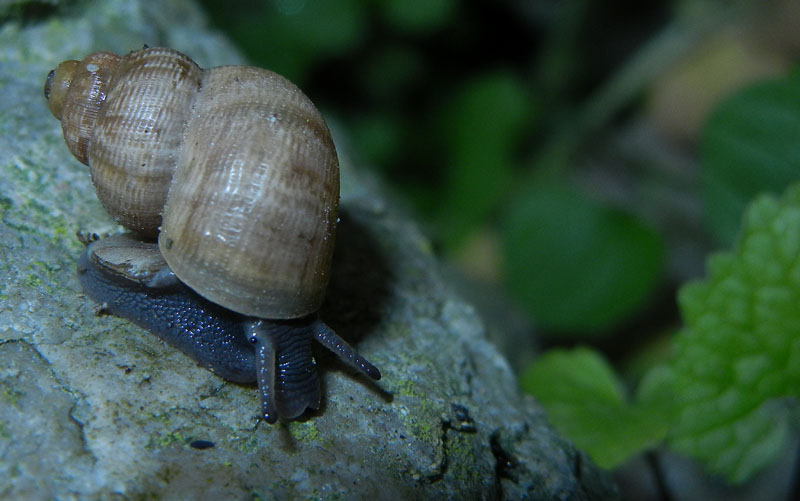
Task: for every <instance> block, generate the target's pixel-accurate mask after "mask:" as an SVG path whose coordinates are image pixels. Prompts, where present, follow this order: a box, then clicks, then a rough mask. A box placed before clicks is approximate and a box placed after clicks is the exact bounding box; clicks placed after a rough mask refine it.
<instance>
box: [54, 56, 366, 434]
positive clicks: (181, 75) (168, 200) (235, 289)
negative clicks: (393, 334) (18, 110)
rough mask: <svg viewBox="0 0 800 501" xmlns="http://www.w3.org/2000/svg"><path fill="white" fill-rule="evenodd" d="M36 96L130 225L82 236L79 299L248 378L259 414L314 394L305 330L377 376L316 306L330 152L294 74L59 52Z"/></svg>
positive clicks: (333, 218) (330, 197) (322, 277)
mask: <svg viewBox="0 0 800 501" xmlns="http://www.w3.org/2000/svg"><path fill="white" fill-rule="evenodd" d="M44 94H45V97H46V98H47V99H48V100H49V106H50V110H51V112H52V113H53V115H54V116H55V117H56V118H58V119H59V120H60V121H61V126H62V130H63V133H64V138H65V140H66V142H67V146H68V147H69V149H70V151H71V152H72V154H73V155H74V156H75V158H77V159H78V160H79V161H81V162H83V163H84V164H87V165H88V166H89V169H90V172H91V176H92V181H93V183H94V185H95V188H96V190H97V196H98V198H99V199H100V202H101V203H102V204H103V206H104V207H105V208H106V210H108V212H109V213H110V214H111V215H112V216H113V217H114V218H115V219H116V220H117V221H118V222H119V223H120V224H122V225H123V226H125V227H127V228H129V229H130V230H132V231H133V232H135V233H136V235H137V237H136V238H130V237H125V238H124V239H122V240H119V239H103V240H101V241H100V242H95V243H92V244H90V245H89V246H88V248H87V252H86V254H85V255H84V256H83V257H81V260H80V261H79V266H78V274H79V280H80V281H81V284H82V285H83V288H84V290H85V291H86V292H87V294H88V295H89V296H90V297H92V298H93V299H95V300H96V301H98V302H99V303H101V304H102V305H104V307H105V308H106V309H108V310H109V311H111V312H112V313H114V314H116V315H119V316H122V317H124V318H128V319H130V320H131V321H134V322H136V323H138V324H139V325H142V326H143V327H145V328H147V329H149V330H150V331H151V332H153V333H155V334H156V335H158V336H160V337H161V338H162V339H165V340H166V341H168V342H170V343H171V344H173V345H175V346H176V347H178V348H179V349H181V350H182V351H184V352H185V353H187V354H188V355H190V356H192V357H193V358H194V359H195V360H197V361H198V362H199V363H200V364H201V365H202V366H204V367H206V368H208V369H210V370H212V371H214V372H216V373H218V374H220V375H221V376H222V377H226V378H227V379H231V380H234V381H240V382H242V381H250V380H256V381H258V386H259V391H260V393H261V400H262V412H263V415H264V418H265V420H266V421H268V422H270V423H272V422H275V420H276V419H277V417H278V415H279V414H280V415H282V416H284V417H288V418H291V417H296V416H298V415H299V414H301V413H302V412H303V411H304V410H305V409H306V408H307V407H311V408H317V407H318V406H319V400H320V397H319V381H318V378H317V375H316V371H315V368H314V360H313V356H312V353H311V349H310V345H311V343H312V341H317V342H319V343H321V344H322V345H323V346H325V347H327V348H328V349H329V350H331V351H333V352H334V353H336V354H337V356H339V358H340V359H342V360H343V361H344V362H345V363H347V364H349V365H350V366H351V367H354V368H356V369H358V370H359V371H361V372H362V373H364V374H366V375H367V376H369V377H371V378H373V379H379V378H380V372H379V371H378V369H377V368H375V367H374V366H373V365H372V364H370V363H369V362H368V361H366V360H365V359H363V358H362V357H361V356H360V355H359V354H358V353H357V352H356V351H355V350H354V349H353V348H351V347H350V346H349V345H348V344H347V343H346V342H345V341H344V340H342V339H341V338H339V336H337V335H336V334H335V333H334V332H333V331H332V330H331V329H330V328H329V327H328V326H327V325H325V324H324V323H322V322H321V321H320V320H319V319H318V317H317V316H316V311H317V310H318V309H319V307H320V305H321V303H322V301H323V299H324V294H325V289H326V287H327V284H328V276H329V270H330V266H331V258H332V255H333V249H334V240H335V232H336V222H337V211H338V202H339V164H338V160H337V156H336V149H335V147H334V144H333V141H332V139H331V135H330V131H329V130H328V127H327V125H326V124H325V121H324V120H323V118H322V115H321V114H320V113H319V111H318V110H317V109H316V108H315V107H314V105H313V104H312V103H311V101H310V100H309V99H308V97H306V96H305V95H304V94H303V93H302V92H301V91H300V90H299V89H298V88H297V87H296V86H295V85H294V84H292V83H291V82H289V81H288V80H286V79H285V78H283V77H281V76H279V75H277V74H275V73H272V72H270V71H268V70H264V69H259V68H252V67H247V66H223V67H218V68H211V69H208V70H204V69H202V68H200V67H199V66H197V65H196V64H195V63H194V62H193V61H192V60H191V59H190V58H189V57H187V56H186V55H184V54H181V53H180V52H177V51H175V50H172V49H166V48H145V49H143V50H139V51H134V52H131V53H129V54H127V55H125V56H123V57H119V56H116V55H114V54H111V53H109V52H96V53H94V54H90V55H89V56H87V57H86V58H85V59H83V60H81V61H65V62H63V63H61V64H60V65H59V66H58V67H57V68H56V69H55V70H53V71H51V72H50V74H49V75H48V77H47V81H46V83H45V88H44ZM154 238H157V239H158V243H157V246H156V244H153V243H145V242H141V241H139V240H141V239H154ZM248 375H249V376H248ZM248 378H252V379H248Z"/></svg>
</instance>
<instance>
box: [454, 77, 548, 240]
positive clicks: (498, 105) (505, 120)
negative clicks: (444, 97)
mask: <svg viewBox="0 0 800 501" xmlns="http://www.w3.org/2000/svg"><path fill="white" fill-rule="evenodd" d="M532 108H533V104H532V100H531V98H530V96H529V95H528V93H527V91H526V89H525V88H524V86H523V85H522V83H521V82H520V80H519V78H518V77H516V76H515V75H513V74H512V73H510V72H506V71H498V72H492V73H489V74H484V75H480V76H478V77H476V78H475V79H474V80H472V81H469V82H467V83H465V84H464V86H463V87H462V88H461V89H460V90H459V91H457V92H455V93H454V95H453V97H452V98H451V99H450V101H449V102H448V103H446V105H445V106H444V108H443V111H442V112H441V113H440V117H439V121H440V122H441V124H442V125H441V128H442V129H443V132H442V134H441V136H442V138H443V140H444V144H443V145H442V147H443V148H444V150H445V156H446V159H445V161H446V165H445V183H444V190H443V193H442V194H441V196H440V197H441V199H442V200H443V204H442V206H443V213H442V214H441V222H442V228H441V232H440V235H441V237H442V239H443V241H444V243H445V245H446V246H448V247H450V248H452V247H453V246H455V245H456V244H458V243H460V242H461V240H462V239H463V238H464V237H465V236H466V235H467V234H468V233H469V232H470V231H471V230H473V229H475V228H476V227H478V226H480V225H481V224H482V223H484V222H485V221H486V218H487V216H488V215H489V213H490V212H491V211H492V209H494V208H495V207H497V205H498V204H499V202H501V201H502V199H501V196H502V195H503V194H504V193H506V189H507V188H508V186H509V183H510V180H511V171H512V169H513V166H514V150H515V147H516V146H517V142H518V140H519V139H520V137H521V133H522V129H523V127H524V126H525V124H526V123H527V122H528V120H529V119H530V118H531V116H532V112H533V111H532Z"/></svg>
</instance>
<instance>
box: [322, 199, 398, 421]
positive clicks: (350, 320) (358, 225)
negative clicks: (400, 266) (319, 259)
mask: <svg viewBox="0 0 800 501" xmlns="http://www.w3.org/2000/svg"><path fill="white" fill-rule="evenodd" d="M360 217H364V216H360V215H359V213H358V211H356V210H348V208H347V207H340V210H339V219H340V221H339V226H338V228H337V235H336V250H335V252H334V255H333V265H332V267H331V282H330V284H329V285H328V293H327V296H326V300H325V303H324V304H323V305H322V308H321V309H320V318H321V319H322V320H323V321H324V322H325V323H326V324H328V325H329V326H330V327H331V328H332V329H333V330H334V331H336V333H337V334H338V335H339V336H341V337H342V338H343V339H345V340H346V341H347V342H348V343H350V344H351V345H352V346H353V347H354V348H356V349H358V342H359V341H360V340H361V339H363V338H365V337H367V336H369V334H370V333H371V332H373V331H374V330H375V329H376V327H377V326H378V325H379V324H380V321H381V315H382V312H383V311H384V309H385V305H386V303H387V301H388V298H389V295H390V283H391V280H392V279H393V278H392V274H391V270H390V268H389V266H388V263H387V261H386V258H385V256H383V255H382V254H381V251H380V245H379V244H378V242H377V240H376V239H375V237H374V236H373V235H372V234H371V233H370V230H369V229H368V226H367V225H366V224H364V223H363V222H361V221H360V220H359V218H360ZM314 354H315V356H316V357H317V360H319V361H320V365H321V366H323V367H324V368H325V369H324V370H336V371H341V372H344V373H347V374H351V375H356V374H358V373H357V372H355V371H353V370H351V369H350V368H348V367H347V366H345V365H344V364H342V363H341V362H339V361H337V360H336V356H334V355H333V354H332V353H330V352H328V351H327V350H325V349H323V348H321V347H320V346H318V345H317V346H314ZM378 369H380V367H378ZM358 379H359V380H360V381H362V382H364V384H365V386H366V387H368V388H370V389H371V390H372V391H373V392H374V393H376V394H378V395H379V396H380V397H381V398H382V399H383V400H384V401H386V402H390V401H391V400H392V395H391V394H390V393H388V392H386V391H385V390H383V389H382V388H381V387H380V383H379V382H375V381H372V380H370V379H369V378H367V377H364V376H358ZM322 394H323V395H326V394H327V393H326V389H325V385H324V382H323V388H322ZM325 406H326V404H325V397H324V396H323V401H322V405H321V407H320V409H319V410H318V411H317V413H324V412H325ZM315 414H316V413H315Z"/></svg>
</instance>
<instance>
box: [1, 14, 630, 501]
mask: <svg viewBox="0 0 800 501" xmlns="http://www.w3.org/2000/svg"><path fill="white" fill-rule="evenodd" d="M36 7H37V8H36V9H35V11H36V16H35V17H31V18H25V17H24V16H25V15H26V13H27V12H28V10H26V8H25V5H24V4H23V5H22V6H21V7H20V8H19V10H18V11H15V12H17V13H16V14H14V16H16V17H8V18H7V19H6V21H5V23H4V24H3V25H2V28H1V29H0V47H1V48H2V49H0V75H2V87H3V91H4V93H3V97H2V99H0V127H2V134H0V169H2V174H1V175H0V215H1V216H2V218H1V220H2V224H1V225H0V252H2V260H1V261H0V267H2V268H1V269H2V274H3V277H4V279H3V280H2V282H1V283H0V295H1V296H2V307H0V357H1V358H0V359H1V360H2V367H0V387H1V388H2V392H0V398H2V405H0V450H2V454H0V457H2V460H0V476H1V477H2V478H4V479H5V481H4V482H3V483H2V486H0V497H2V498H31V497H36V498H53V497H58V498H67V497H78V498H103V499H105V498H115V497H117V496H119V497H122V498H150V497H152V498H162V497H164V498H177V497H180V498H197V497H203V498H217V497H225V498H229V499H238V498H251V497H258V498H262V499H263V498H268V499H272V498H281V499H282V498H311V497H314V498H317V497H320V498H331V497H343V498H348V499H349V498H353V497H359V498H367V497H369V498H375V499H386V498H394V499H403V498H412V497H413V498H450V499H481V498H483V499H494V498H512V499H513V498H523V497H526V498H531V499H590V498H607V497H613V496H615V495H616V494H615V492H616V491H615V488H614V486H613V485H612V484H611V481H610V480H609V476H607V475H606V474H605V473H604V472H602V471H600V470H598V469H597V468H596V467H595V466H594V465H593V464H592V463H591V462H590V461H589V459H588V458H587V456H586V455H585V454H583V453H581V452H579V451H577V450H576V449H575V448H574V447H573V446H572V445H571V444H570V443H569V442H568V441H566V440H565V439H563V438H561V437H560V436H559V435H558V434H557V433H556V432H555V431H554V430H553V429H552V428H551V427H550V426H549V425H548V424H547V421H546V418H545V416H544V414H543V412H542V410H541V408H540V407H539V406H538V405H537V404H536V403H535V402H534V401H533V399H532V398H530V397H525V396H522V395H521V394H520V393H519V391H518V389H517V384H516V381H515V379H514V377H513V375H512V373H511V371H510V369H509V366H508V364H507V362H506V361H505V360H504V359H503V357H501V356H500V355H499V354H498V352H497V350H496V349H495V348H494V346H493V345H491V344H490V343H488V342H487V341H486V339H485V335H484V327H483V325H482V323H481V320H480V319H479V318H478V317H477V315H476V314H475V312H474V310H473V308H472V307H470V306H469V305H467V304H465V303H464V302H462V301H461V300H459V299H458V298H457V297H456V296H455V295H454V294H453V293H452V292H451V291H450V290H449V289H448V286H447V284H446V283H445V282H444V281H443V280H442V279H441V277H440V274H439V271H438V266H437V263H436V259H435V257H434V256H433V255H432V253H431V249H430V244H429V242H428V241H427V240H425V238H423V237H422V235H421V234H420V233H419V231H418V230H417V228H416V226H415V225H414V224H413V223H412V222H410V221H409V220H407V219H405V218H404V217H402V216H401V215H399V214H397V213H396V212H395V211H393V210H392V209H391V208H390V207H389V206H388V205H387V203H386V202H385V200H384V199H383V198H382V197H381V195H380V194H379V190H378V188H377V187H376V183H374V182H372V181H370V179H369V178H368V177H367V176H366V175H364V174H361V173H356V171H355V170H354V169H353V168H352V166H351V165H350V163H349V162H348V158H347V155H346V154H343V155H342V187H343V188H342V214H341V219H342V221H341V227H340V233H339V237H338V242H337V251H336V257H335V263H334V270H333V279H332V284H331V287H330V290H329V293H328V301H327V303H326V306H325V307H324V309H323V312H322V315H323V318H325V320H326V321H327V322H328V323H329V324H330V325H331V326H332V327H334V328H335V329H337V331H338V332H339V334H340V335H342V336H343V337H345V338H347V339H349V340H351V341H352V342H354V343H356V344H357V346H358V349H359V350H360V351H361V352H362V353H363V354H364V355H365V356H366V357H367V358H369V359H370V360H371V361H372V362H374V363H375V364H376V365H377V366H378V367H380V369H381V371H382V372H383V376H384V377H383V379H382V380H381V381H380V382H378V383H377V384H374V383H371V382H370V381H367V380H366V379H365V378H363V377H358V376H356V375H355V374H354V373H353V372H352V371H351V370H349V369H346V368H345V367H343V366H342V365H341V364H340V363H338V361H336V360H335V357H332V356H328V355H327V354H325V353H320V354H319V360H320V363H319V365H320V367H321V372H322V377H323V388H324V394H325V400H324V404H323V408H322V409H321V410H320V411H318V412H316V413H314V414H312V415H307V416H305V417H304V418H303V419H301V420H298V421H292V422H281V423H279V424H278V425H275V426H269V425H266V424H264V423H263V422H261V421H260V420H259V416H258V410H259V406H258V401H257V395H256V390H255V387H253V386H242V385H236V384H232V383H227V382H225V381H223V380H221V379H219V378H217V377H215V376H214V375H213V374H211V373H209V372H208V371H206V370H203V369H201V368H199V367H197V366H195V364H194V363H193V362H192V361H191V360H190V359H189V358H188V357H186V356H184V355H183V354H181V353H179V352H176V351H175V350H173V349H172V348H170V347H169V346H167V345H165V344H164V343H163V342H161V341H160V340H158V339H157V338H155V337H154V336H152V335H151V334H149V333H147V332H145V331H142V330H141V329H139V328H137V327H135V326H133V325H131V324H129V323H127V322H125V321H123V320H121V319H118V318H115V317H110V316H96V315H94V314H93V308H94V305H93V304H92V303H91V302H90V301H89V300H88V298H86V297H85V296H83V295H82V294H81V291H80V288H79V285H78V283H77V280H76V278H75V274H74V269H75V263H76V260H77V257H78V255H79V254H80V253H81V251H82V250H83V246H82V244H80V243H79V242H78V240H77V239H76V238H75V232H76V231H77V230H91V231H95V232H98V233H105V232H114V231H118V230H119V229H118V228H116V227H115V226H114V224H113V222H112V221H111V220H110V218H109V217H108V216H107V215H106V214H105V213H104V212H103V210H102V208H101V207H100V204H99V203H98V201H97V199H96V197H95V195H94V190H93V188H92V186H91V181H90V179H89V175H88V172H87V170H86V168H85V167H84V166H82V165H80V164H79V163H78V162H77V161H76V160H74V159H73V158H72V157H71V156H70V155H69V153H68V151H67V148H66V146H65V144H64V142H63V139H62V137H61V132H60V128H59V125H58V123H57V122H56V120H55V119H53V117H52V116H51V115H50V113H49V111H48V109H47V107H46V103H45V100H44V98H43V96H42V86H43V83H44V79H45V76H46V75H47V73H48V71H49V70H50V69H51V68H53V67H55V65H56V64H57V63H58V62H60V61H61V60H64V59H70V58H80V57H82V56H83V55H85V54H88V53H89V52H91V51H93V50H98V49H106V50H112V51H115V52H117V53H125V52H127V51H129V50H132V49H135V48H138V47H139V46H141V45H142V44H143V43H146V44H149V45H151V46H155V45H169V46H172V47H175V48H177V49H179V50H182V51H184V52H186V53H188V54H190V55H191V56H192V57H193V58H195V60H197V61H198V62H199V63H200V64H201V65H202V66H213V65H219V64H232V63H241V62H242V58H241V56H240V55H239V54H237V53H236V52H235V51H234V49H232V48H231V46H230V44H229V43H228V42H226V41H225V40H224V39H222V38H220V37H219V36H215V35H214V34H213V33H211V32H209V30H208V29H207V27H206V24H205V20H204V17H203V15H202V13H201V12H200V11H199V10H198V9H197V8H196V7H195V6H194V5H193V4H192V3H191V2H188V1H186V0H175V1H171V2H159V3H158V4H156V3H154V2H137V1H122V0H114V1H106V2H99V1H98V2H79V3H75V4H73V3H70V4H67V5H64V4H62V3H58V2H53V3H45V2H37V3H36ZM0 13H3V15H6V16H11V15H10V14H8V10H7V9H6V10H5V11H0ZM20 13H21V14H20Z"/></svg>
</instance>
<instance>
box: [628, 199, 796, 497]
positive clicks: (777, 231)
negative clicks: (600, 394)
mask: <svg viewBox="0 0 800 501" xmlns="http://www.w3.org/2000/svg"><path fill="white" fill-rule="evenodd" d="M798 256H800V185H794V186H793V187H792V188H790V189H789V190H788V191H787V193H786V195H785V196H784V198H783V199H781V200H777V199H776V198H774V197H771V196H763V197H760V198H758V199H757V200H756V201H755V202H754V203H753V204H752V205H751V206H750V208H749V210H748V212H747V214H746V215H745V222H744V228H743V233H742V237H741V239H740V241H739V242H738V243H737V245H736V248H735V249H734V250H733V252H728V253H720V254H716V255H714V256H712V257H711V258H710V259H709V261H708V278H706V279H705V280H704V281H702V282H695V283H691V284H689V285H686V286H684V287H683V288H682V289H681V291H680V294H679V303H680V308H681V313H682V315H683V319H684V322H685V323H686V328H685V329H684V330H683V331H682V332H681V333H680V334H679V335H678V336H677V337H676V339H675V353H674V355H675V356H674V359H673V361H672V363H671V364H670V365H669V366H668V367H666V368H658V369H655V371H657V372H658V373H659V377H658V378H656V379H658V381H659V382H658V384H654V385H651V387H650V388H648V389H643V391H642V392H641V394H642V397H643V399H649V400H653V393H654V391H655V393H656V394H661V395H664V394H668V395H670V397H671V400H672V401H673V406H674V411H673V424H672V427H671V430H670V434H669V437H668V440H669V443H670V445H671V446H672V447H674V448H675V449H676V450H678V451H680V452H682V453H685V454H687V455H690V456H693V457H695V458H698V459H700V460H701V461H703V462H704V463H705V464H706V465H707V466H708V468H709V469H710V470H711V471H712V472H714V473H719V474H722V475H724V476H725V477H727V478H728V479H729V480H731V481H733V482H743V481H745V480H747V479H748V478H750V477H751V476H752V475H753V474H754V473H755V472H757V471H759V470H760V469H762V468H763V467H764V466H766V465H767V464H769V463H770V462H771V461H773V460H774V459H775V457H776V456H777V454H778V453H779V452H780V451H781V450H782V449H783V447H784V446H785V444H786V439H787V437H788V433H789V429H788V423H787V421H788V420H789V419H790V417H789V416H790V405H789V402H790V401H791V400H794V401H795V402H796V399H797V398H798V397H800V308H798V306H800V261H799V260H798ZM795 405H796V404H795ZM795 424H796V423H795Z"/></svg>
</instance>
